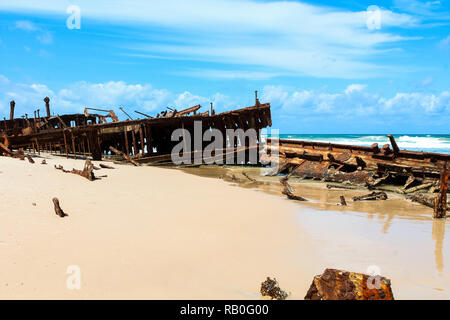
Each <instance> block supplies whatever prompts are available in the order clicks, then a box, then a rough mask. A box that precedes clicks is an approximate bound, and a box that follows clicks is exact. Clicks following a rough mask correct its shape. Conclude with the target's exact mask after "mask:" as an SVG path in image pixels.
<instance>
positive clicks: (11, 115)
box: [9, 100, 16, 120]
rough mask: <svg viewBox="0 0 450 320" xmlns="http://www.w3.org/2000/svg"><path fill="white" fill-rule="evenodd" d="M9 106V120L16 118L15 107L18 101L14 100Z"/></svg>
mask: <svg viewBox="0 0 450 320" xmlns="http://www.w3.org/2000/svg"><path fill="white" fill-rule="evenodd" d="M9 106H10V113H9V120H14V108H15V106H16V102H15V101H14V100H12V101H11V102H10V103H9Z"/></svg>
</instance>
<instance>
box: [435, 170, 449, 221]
mask: <svg viewBox="0 0 450 320" xmlns="http://www.w3.org/2000/svg"><path fill="white" fill-rule="evenodd" d="M440 182H441V188H440V191H439V195H438V196H437V197H436V198H435V200H434V213H433V218H445V216H446V213H447V188H448V171H447V162H446V163H445V164H444V168H443V169H442V172H441V179H440Z"/></svg>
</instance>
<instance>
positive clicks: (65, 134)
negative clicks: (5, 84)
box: [0, 99, 272, 160]
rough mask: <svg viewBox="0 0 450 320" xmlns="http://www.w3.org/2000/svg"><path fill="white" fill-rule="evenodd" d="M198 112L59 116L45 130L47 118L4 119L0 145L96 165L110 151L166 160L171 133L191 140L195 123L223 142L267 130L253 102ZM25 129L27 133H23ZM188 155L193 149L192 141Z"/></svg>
mask: <svg viewBox="0 0 450 320" xmlns="http://www.w3.org/2000/svg"><path fill="white" fill-rule="evenodd" d="M199 108H200V106H195V107H192V108H188V109H185V110H182V111H180V112H177V111H176V110H174V111H172V112H170V113H164V114H162V115H161V116H159V117H157V118H150V117H149V116H147V118H146V119H139V120H127V121H113V122H108V123H105V122H103V121H102V120H103V119H102V118H101V116H99V115H77V116H76V121H75V120H73V119H72V118H73V117H71V118H67V116H66V117H65V118H66V119H68V120H69V122H67V121H65V118H64V116H61V117H59V116H57V117H55V118H56V121H57V122H56V124H55V125H54V126H53V125H51V126H48V127H44V126H43V124H44V123H45V120H47V122H48V119H53V118H51V117H47V118H43V119H44V120H42V121H37V122H36V125H33V124H34V122H33V121H31V122H30V121H29V120H28V121H25V122H20V121H18V120H17V119H16V120H11V121H8V120H5V121H4V126H5V128H6V129H5V130H4V131H3V133H2V136H1V138H0V143H2V144H3V145H4V146H5V147H7V148H8V149H10V150H14V149H15V150H17V149H28V150H33V151H34V152H40V151H41V150H46V151H55V152H60V153H62V154H67V155H73V156H75V157H76V156H77V155H80V154H83V155H89V156H91V157H92V158H93V159H94V160H101V159H102V157H103V156H105V155H107V154H109V153H110V150H111V147H112V148H114V149H117V150H120V151H121V152H122V153H123V154H125V155H127V156H130V157H136V158H141V159H142V158H151V157H158V156H164V155H170V154H171V151H172V149H173V147H174V146H175V145H176V144H178V143H179V142H178V141H172V140H171V135H172V132H173V131H174V130H176V129H180V128H181V129H185V130H187V132H189V134H190V135H191V136H192V137H193V136H194V122H196V121H201V125H202V130H207V129H209V128H214V129H217V130H219V131H221V132H222V134H223V137H227V132H226V130H227V129H233V130H236V129H243V130H244V131H246V130H248V129H254V130H255V131H256V132H257V133H258V135H259V130H260V129H262V128H265V127H267V126H271V125H272V120H271V113H270V104H269V103H266V104H261V103H259V100H257V99H256V103H255V106H252V107H248V108H243V109H238V110H233V111H229V112H223V113H219V114H215V113H214V111H213V110H211V114H210V113H209V111H208V112H204V113H199V114H195V112H196V111H197V110H198V109H199ZM191 112H194V115H191V116H188V114H189V113H191ZM83 116H85V118H84V119H83ZM19 120H21V119H19ZM99 120H100V121H99ZM97 122H101V123H97ZM102 122H103V123H102ZM71 124H73V126H71ZM24 127H25V128H24ZM27 128H30V129H29V130H28V131H27V132H23V131H24V130H25V129H27ZM258 138H259V136H258ZM224 140H225V142H224V146H223V147H224V148H239V147H247V148H249V147H251V146H250V145H249V142H247V141H244V143H243V144H242V143H241V144H240V143H238V142H237V141H235V140H234V139H232V140H233V142H231V145H230V142H229V143H228V144H229V145H228V146H227V145H226V141H227V139H226V138H224ZM228 140H229V139H228ZM258 140H259V139H258ZM229 141H230V140H229ZM207 144H209V142H203V145H202V147H204V146H205V145H207ZM253 147H254V146H253ZM190 150H195V146H194V145H193V141H192V146H191V148H190Z"/></svg>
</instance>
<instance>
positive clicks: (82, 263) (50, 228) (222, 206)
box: [0, 156, 450, 299]
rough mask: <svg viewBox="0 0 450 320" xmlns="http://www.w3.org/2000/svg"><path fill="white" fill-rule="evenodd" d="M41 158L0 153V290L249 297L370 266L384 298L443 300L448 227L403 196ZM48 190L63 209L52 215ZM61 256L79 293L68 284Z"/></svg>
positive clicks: (298, 289) (298, 291) (449, 284)
mask: <svg viewBox="0 0 450 320" xmlns="http://www.w3.org/2000/svg"><path fill="white" fill-rule="evenodd" d="M46 158H47V162H48V164H47V165H41V164H40V159H39V158H36V163H35V164H30V163H28V162H27V161H19V160H17V159H9V158H5V157H0V196H1V199H2V201H1V202H0V221H1V224H0V264H1V266H2V272H1V273H0V298H3V299H5V298H6V299H14V298H26V299H27V298H38V299H39V298H44V299H46V298H61V299H70V298H74V299H86V298H87V299H90V298H106V299H108V298H125V299H127V298H129V299H191V298H192V299H196V298H198V299H229V298H232V299H259V298H260V295H259V288H260V283H261V282H262V281H263V280H264V278H265V277H266V276H271V277H276V278H277V279H278V280H279V282H280V285H281V287H282V288H283V289H284V290H286V291H289V292H291V296H290V298H291V299H302V298H303V297H304V295H305V294H306V291H307V289H308V288H309V285H310V283H311V281H312V278H313V276H314V275H316V274H320V273H322V272H323V270H324V269H325V268H326V267H333V268H342V269H345V270H349V271H355V272H366V270H367V268H368V267H369V266H373V265H376V266H378V268H379V269H380V270H381V273H382V275H383V276H386V277H388V278H390V279H391V280H392V288H393V292H394V296H395V298H398V299H407V298H417V299H431V298H438V299H444V298H446V299H448V298H450V277H449V276H448V275H447V274H448V272H447V273H446V272H445V271H446V268H448V266H449V263H450V257H449V254H446V251H445V250H446V248H449V245H450V243H449V240H448V237H447V238H445V232H446V231H447V232H448V230H446V229H448V223H446V222H445V221H433V219H431V209H429V208H426V207H423V206H420V205H417V204H413V203H409V202H406V201H405V200H403V199H401V198H400V197H395V196H394V195H391V194H389V200H387V201H375V202H359V203H353V202H352V201H351V200H350V198H351V196H352V195H353V194H360V193H362V192H360V191H354V190H327V189H325V186H324V185H323V184H318V183H304V182H299V183H295V182H292V185H293V186H294V188H295V189H296V193H298V194H301V195H302V196H304V197H306V198H307V199H308V200H310V201H308V202H301V203H299V202H294V201H289V200H286V199H283V198H282V197H280V196H279V191H280V187H279V183H278V182H277V180H278V178H276V177H260V176H259V175H258V174H259V169H256V168H245V169H244V170H245V171H246V172H249V174H250V175H251V176H253V177H255V178H256V179H257V180H258V181H263V182H264V183H252V182H250V181H245V179H246V178H245V177H243V176H242V174H241V172H242V168H232V169H231V170H232V171H233V172H234V174H235V176H236V177H238V179H240V180H241V181H240V182H239V183H238V182H235V181H233V180H231V179H228V178H227V177H225V178H223V179H222V177H223V176H224V175H225V174H227V172H228V170H229V168H225V167H209V168H207V169H204V168H191V169H188V170H187V169H184V170H183V171H187V172H190V173H193V174H186V172H182V171H180V170H172V169H163V168H157V167H139V168H136V167H132V166H125V165H113V166H115V167H116V169H115V170H100V171H95V174H96V175H104V174H106V175H108V176H107V177H104V178H101V179H99V180H96V181H94V182H90V181H88V180H86V179H84V178H82V177H80V176H77V175H73V174H68V173H63V172H61V171H58V170H55V169H54V168H53V165H54V164H61V165H63V166H64V167H65V168H66V169H69V170H70V169H72V168H73V167H75V168H78V169H81V168H82V166H83V162H84V161H83V160H74V159H65V158H61V157H55V156H46ZM96 163H98V162H96ZM207 177H209V178H207ZM341 194H344V195H345V196H346V198H347V202H348V203H349V206H348V207H341V206H337V205H336V203H337V202H339V196H340V195H341ZM55 196H56V197H58V198H59V199H60V202H61V207H62V208H63V209H64V210H65V211H66V212H67V213H68V214H69V216H68V217H65V218H59V217H58V216H56V215H55V214H54V210H53V204H52V202H51V199H52V198H53V197H55ZM32 203H36V206H33V205H32ZM447 251H448V250H447ZM71 265H77V266H79V267H80V270H81V289H80V290H69V289H68V288H67V286H66V280H67V278H68V277H69V276H70V275H69V274H67V273H66V271H67V268H68V266H71Z"/></svg>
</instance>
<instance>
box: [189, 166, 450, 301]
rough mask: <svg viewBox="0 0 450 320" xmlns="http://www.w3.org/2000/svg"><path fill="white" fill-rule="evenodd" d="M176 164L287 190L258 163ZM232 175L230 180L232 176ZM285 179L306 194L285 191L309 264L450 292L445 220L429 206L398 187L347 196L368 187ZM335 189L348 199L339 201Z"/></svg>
mask: <svg viewBox="0 0 450 320" xmlns="http://www.w3.org/2000/svg"><path fill="white" fill-rule="evenodd" d="M182 170H183V171H185V172H188V173H191V174H196V175H200V176H204V177H209V178H216V179H217V178H221V179H224V180H226V181H228V182H229V183H230V184H231V185H234V186H235V187H237V188H246V189H252V190H254V191H256V192H263V193H267V194H270V195H273V196H276V197H283V198H285V197H284V196H282V195H281V190H282V186H281V184H280V183H279V177H267V176H261V173H262V172H264V171H261V169H260V168H240V167H225V166H224V167H213V166H208V167H205V166H202V167H200V168H189V169H182ZM242 172H246V173H247V175H248V176H250V178H253V179H255V180H257V183H253V182H251V181H249V180H248V178H246V177H245V176H244V175H243V174H242ZM233 175H234V177H235V178H236V180H233V179H231V178H230V177H231V176H233ZM289 184H290V185H291V186H292V187H293V188H294V189H295V192H294V193H295V194H296V195H300V196H302V197H304V198H306V199H307V200H308V201H307V202H299V201H293V200H288V199H286V198H285V199H284V201H285V202H288V203H290V204H291V205H292V206H294V207H295V211H296V220H297V223H298V224H299V225H300V227H301V228H302V230H304V231H305V236H306V237H307V239H308V241H309V243H310V244H311V249H313V251H314V253H315V258H316V261H314V268H315V270H324V269H325V268H327V267H332V268H339V269H344V270H349V271H356V272H366V271H368V268H369V270H370V269H372V270H373V269H374V267H375V269H378V270H380V272H381V274H382V275H383V276H386V277H388V278H390V279H391V280H392V287H393V292H394V297H395V298H398V299H449V298H450V274H449V273H448V268H449V266H450V251H449V248H450V240H449V237H448V235H447V237H445V233H446V232H447V233H449V232H450V230H449V229H450V224H449V221H447V220H445V219H443V220H435V219H432V214H433V210H432V209H431V208H428V207H425V206H422V205H420V204H417V203H413V202H411V201H408V200H405V199H404V198H403V197H402V196H401V195H398V194H396V193H390V192H387V194H388V200H386V201H358V202H353V201H352V200H351V199H352V197H353V196H357V195H362V194H365V193H367V190H346V189H327V188H326V184H325V183H322V182H317V181H311V180H306V181H305V180H303V181H302V180H300V179H296V178H291V179H290V180H289ZM341 195H344V196H345V198H346V201H347V204H348V206H340V205H338V203H339V202H340V198H339V197H340V196H341ZM446 271H447V272H446ZM317 273H321V272H317Z"/></svg>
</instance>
